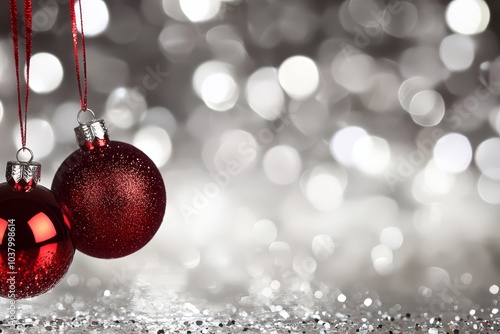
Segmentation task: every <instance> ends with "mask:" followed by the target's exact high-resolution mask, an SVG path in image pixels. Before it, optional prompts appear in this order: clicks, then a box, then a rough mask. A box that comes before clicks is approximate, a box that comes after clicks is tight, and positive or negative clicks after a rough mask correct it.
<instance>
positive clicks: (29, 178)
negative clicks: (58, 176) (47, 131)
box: [5, 148, 42, 192]
mask: <svg viewBox="0 0 500 334" xmlns="http://www.w3.org/2000/svg"><path fill="white" fill-rule="evenodd" d="M24 150H27V151H28V152H29V153H30V159H29V160H28V161H26V162H24V161H21V160H20V157H19V154H20V153H21V151H24ZM16 159H17V161H9V162H7V168H6V170H5V178H6V179H7V183H8V184H10V185H11V186H12V188H14V190H16V191H20V192H30V191H31V190H33V188H34V187H35V186H36V184H37V183H38V182H39V181H40V175H41V169H42V166H41V165H40V163H38V162H36V161H33V152H32V151H31V150H30V149H29V148H21V149H19V151H17V154H16Z"/></svg>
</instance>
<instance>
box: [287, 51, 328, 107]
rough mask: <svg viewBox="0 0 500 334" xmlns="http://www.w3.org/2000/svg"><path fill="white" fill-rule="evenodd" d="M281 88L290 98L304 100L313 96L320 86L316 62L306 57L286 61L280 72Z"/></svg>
mask: <svg viewBox="0 0 500 334" xmlns="http://www.w3.org/2000/svg"><path fill="white" fill-rule="evenodd" d="M278 77H279V82H280V84H281V87H283V89H284V90H285V92H287V94H288V95H290V97H292V98H294V99H297V100H302V99H305V98H307V97H309V96H310V95H311V94H313V93H314V92H315V91H316V89H317V88H318V85H319V73H318V69H317V67H316V64H315V63H314V61H313V60H312V59H310V58H307V57H304V56H293V57H290V58H288V59H286V60H285V61H284V62H283V63H282V64H281V66H280V68H279V72H278Z"/></svg>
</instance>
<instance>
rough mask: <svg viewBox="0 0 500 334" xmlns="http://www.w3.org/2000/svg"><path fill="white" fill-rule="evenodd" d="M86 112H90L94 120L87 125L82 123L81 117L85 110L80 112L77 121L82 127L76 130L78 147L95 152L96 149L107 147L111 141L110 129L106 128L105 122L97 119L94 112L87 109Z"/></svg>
mask: <svg viewBox="0 0 500 334" xmlns="http://www.w3.org/2000/svg"><path fill="white" fill-rule="evenodd" d="M86 111H88V112H90V114H91V115H92V120H90V121H89V122H86V123H85V122H82V120H81V119H80V116H81V113H82V112H84V110H83V109H82V110H80V111H79V112H78V117H77V120H78V123H80V125H79V126H77V127H76V128H75V134H76V140H77V142H78V145H80V147H81V148H85V149H88V150H93V149H94V148H95V147H99V146H106V145H107V143H108V141H109V137H108V129H107V128H106V124H105V123H104V120H102V119H96V118H95V114H94V112H93V111H92V110H90V109H87V110H86Z"/></svg>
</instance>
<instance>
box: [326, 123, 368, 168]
mask: <svg viewBox="0 0 500 334" xmlns="http://www.w3.org/2000/svg"><path fill="white" fill-rule="evenodd" d="M366 137H368V133H367V132H366V131H365V130H364V129H362V128H360V127H357V126H350V127H346V128H344V129H342V130H339V131H338V132H337V133H335V135H334V136H333V137H332V139H331V141H330V152H331V153H332V155H333V156H334V157H335V159H337V160H338V161H339V162H340V163H341V164H343V165H344V166H347V167H349V166H354V165H355V160H354V147H355V145H356V143H357V142H358V140H360V139H362V138H366Z"/></svg>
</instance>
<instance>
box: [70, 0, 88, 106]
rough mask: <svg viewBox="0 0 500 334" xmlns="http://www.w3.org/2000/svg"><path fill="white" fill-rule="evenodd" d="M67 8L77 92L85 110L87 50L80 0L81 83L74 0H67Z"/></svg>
mask: <svg viewBox="0 0 500 334" xmlns="http://www.w3.org/2000/svg"><path fill="white" fill-rule="evenodd" d="M69 8H70V14H71V32H72V34H73V54H74V56H75V72H76V79H77V81H78V93H79V95H80V106H81V107H82V110H83V111H87V52H86V51H85V33H84V32H83V13H82V2H81V1H80V2H79V3H78V8H79V21H80V31H81V34H80V36H81V37H80V39H81V43H82V65H83V85H82V78H81V75H80V50H79V47H78V39H79V38H78V27H77V17H76V10H75V0H70V1H69Z"/></svg>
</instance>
